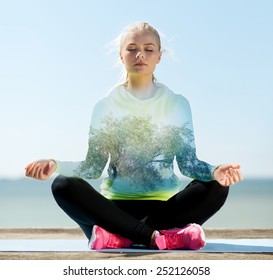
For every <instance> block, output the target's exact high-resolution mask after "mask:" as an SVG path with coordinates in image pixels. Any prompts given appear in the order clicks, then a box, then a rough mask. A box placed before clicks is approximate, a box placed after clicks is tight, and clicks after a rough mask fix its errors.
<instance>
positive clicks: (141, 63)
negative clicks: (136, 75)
mask: <svg viewBox="0 0 273 280" xmlns="http://www.w3.org/2000/svg"><path fill="white" fill-rule="evenodd" d="M134 65H135V66H147V64H146V63H144V62H138V63H135V64H134Z"/></svg>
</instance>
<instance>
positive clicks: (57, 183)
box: [51, 175, 70, 197]
mask: <svg viewBox="0 0 273 280" xmlns="http://www.w3.org/2000/svg"><path fill="white" fill-rule="evenodd" d="M69 185H70V184H69V178H68V177H65V176H63V175H59V176H57V177H56V178H55V179H54V181H53V183H52V185H51V191H52V194H53V196H54V197H56V196H58V195H62V194H63V193H64V192H66V191H67V189H68V187H69Z"/></svg>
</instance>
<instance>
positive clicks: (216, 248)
mask: <svg viewBox="0 0 273 280" xmlns="http://www.w3.org/2000/svg"><path fill="white" fill-rule="evenodd" d="M0 251H2V252H21V251H25V252H88V251H90V250H89V248H88V242H87V240H83V239H81V240H68V239H61V240H57V239H54V240H33V239H31V240H30V239H27V240H22V239H14V240H13V239H8V240H7V239H5V240H0ZM93 251H94V250H93ZM180 251H181V252H187V251H188V250H180ZM99 252H119V253H134V252H137V253H139V252H143V253H154V252H157V253H159V252H165V253H166V252H172V250H168V251H159V250H149V249H142V248H128V249H104V250H99ZM173 252H178V250H173ZM189 252H193V251H190V250H189ZM196 252H210V253H216V252H219V253H221V252H228V253H233V252H234V253H253V252H254V253H273V239H209V240H207V243H206V245H205V247H204V248H203V249H201V250H198V251H196Z"/></svg>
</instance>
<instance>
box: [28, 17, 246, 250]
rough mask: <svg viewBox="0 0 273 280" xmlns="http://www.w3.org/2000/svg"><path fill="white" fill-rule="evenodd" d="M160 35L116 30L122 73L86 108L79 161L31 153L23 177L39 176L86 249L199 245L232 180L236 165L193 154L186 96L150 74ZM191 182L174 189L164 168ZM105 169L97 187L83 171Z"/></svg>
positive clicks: (92, 173) (138, 28) (137, 27)
mask: <svg viewBox="0 0 273 280" xmlns="http://www.w3.org/2000/svg"><path fill="white" fill-rule="evenodd" d="M161 56H162V50H161V42H160V36H159V34H158V32H157V30H156V29H154V28H153V27H152V26H151V25H149V24H148V23H145V22H140V23H136V24H134V25H132V26H129V27H128V28H127V29H126V30H125V31H124V32H123V34H122V36H121V38H120V59H121V62H122V63H123V64H124V67H125V70H126V73H127V76H126V80H125V82H124V83H123V84H120V85H118V86H117V87H115V88H114V89H113V90H111V92H110V93H109V95H108V96H107V97H106V98H103V99H102V100H101V101H99V102H98V103H97V104H96V106H95V108H94V110H93V114H92V121H91V127H90V134H89V149H88V152H87V156H86V159H85V160H84V161H82V162H61V161H57V160H51V159H49V160H38V161H35V162H33V163H30V164H29V165H28V166H27V167H26V176H29V177H32V178H36V179H41V180H43V179H47V178H49V177H50V176H51V175H52V174H53V173H54V172H57V173H59V174H61V175H59V176H58V177H56V179H55V180H54V182H53V184H52V191H53V195H54V197H55V199H56V201H57V203H58V204H59V206H60V207H61V208H62V209H63V210H64V211H65V212H66V213H67V214H68V215H69V216H70V217H71V218H72V219H73V220H74V221H76V222H77V223H78V224H79V226H80V227H81V228H82V230H83V231H84V233H85V235H86V237H87V238H88V240H89V244H90V248H91V249H102V248H121V247H130V246H131V245H132V244H133V243H134V244H142V245H145V246H147V247H149V248H157V249H200V248H202V247H203V246H204V244H205V236H204V231H203V229H202V227H201V225H202V224H203V223H204V222H206V221H207V220H208V219H209V218H210V217H211V216H213V215H214V214H215V213H216V212H217V211H218V210H219V209H220V208H221V207H222V205H223V204H224V202H225V200H226V198H227V195H228V191H229V186H231V185H233V184H235V183H236V182H239V181H240V180H242V174H241V169H240V166H239V165H238V164H227V165H219V166H217V167H215V166H212V165H210V164H208V163H206V162H203V161H200V160H199V159H198V158H197V157H196V152H195V143H194V134H193V127H192V119H191V110H190V105H189V103H188V101H187V100H186V99H185V98H184V97H183V96H182V95H179V94H175V93H173V92H172V91H171V90H170V89H169V88H168V87H166V86H165V85H163V84H161V83H158V82H156V81H155V78H154V71H155V68H156V65H157V64H158V63H159V62H160V60H161ZM174 160H176V162H177V165H178V167H179V169H180V171H181V172H182V173H183V174H184V175H185V176H188V177H190V178H193V179H194V180H193V181H192V182H191V183H190V184H189V185H188V186H187V187H186V188H185V189H184V190H181V189H180V187H181V182H180V181H179V179H178V177H177V176H176V175H175V173H174V170H173V164H174ZM107 163H108V164H109V165H108V177H106V178H104V180H103V182H102V184H101V193H98V192H97V191H96V190H94V189H93V188H92V186H90V185H89V184H88V183H87V182H86V181H85V180H84V179H95V178H99V177H100V176H101V174H102V171H103V170H104V168H105V166H106V164H107Z"/></svg>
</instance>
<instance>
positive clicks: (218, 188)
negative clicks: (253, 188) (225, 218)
mask: <svg viewBox="0 0 273 280" xmlns="http://www.w3.org/2000/svg"><path fill="white" fill-rule="evenodd" d="M209 187H210V188H211V194H212V196H213V198H214V201H215V202H217V204H219V207H222V206H223V205H224V203H225V202H226V199H227V197H228V193H229V187H224V186H222V185H220V184H219V183H218V182H217V181H212V182H210V186H209Z"/></svg>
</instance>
